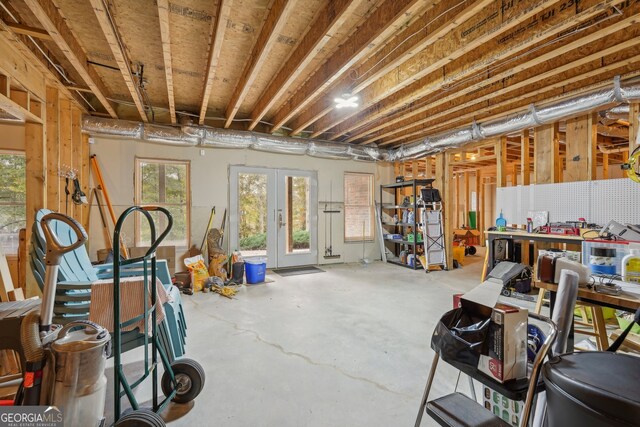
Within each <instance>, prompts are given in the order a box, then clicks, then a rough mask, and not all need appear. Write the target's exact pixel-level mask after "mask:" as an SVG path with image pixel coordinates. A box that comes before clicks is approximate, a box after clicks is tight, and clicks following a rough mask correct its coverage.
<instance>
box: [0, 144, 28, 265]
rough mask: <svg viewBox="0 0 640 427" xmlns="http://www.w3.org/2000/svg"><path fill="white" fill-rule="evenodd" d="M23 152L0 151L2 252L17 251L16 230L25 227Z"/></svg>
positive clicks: (14, 252)
mask: <svg viewBox="0 0 640 427" xmlns="http://www.w3.org/2000/svg"><path fill="white" fill-rule="evenodd" d="M25 171H26V160H25V157H24V153H9V152H0V180H2V189H0V250H1V251H2V252H3V253H4V254H17V253H18V242H19V239H18V232H19V230H20V229H21V228H24V227H25V219H26V204H25V181H26V178H25V176H26V175H25Z"/></svg>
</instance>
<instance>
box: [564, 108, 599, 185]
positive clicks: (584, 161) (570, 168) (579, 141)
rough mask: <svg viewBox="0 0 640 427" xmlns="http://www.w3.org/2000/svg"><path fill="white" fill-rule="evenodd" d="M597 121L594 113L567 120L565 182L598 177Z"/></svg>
mask: <svg viewBox="0 0 640 427" xmlns="http://www.w3.org/2000/svg"><path fill="white" fill-rule="evenodd" d="M597 123H598V122H597V118H596V119H595V120H594V117H593V115H592V114H588V115H586V116H580V117H576V118H573V119H568V120H567V133H566V135H567V141H566V143H567V157H566V162H567V170H566V173H565V175H564V181H565V182H574V181H590V180H593V179H596V164H597V153H596V148H597V138H598V132H597Z"/></svg>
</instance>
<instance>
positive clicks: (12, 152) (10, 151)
mask: <svg viewBox="0 0 640 427" xmlns="http://www.w3.org/2000/svg"><path fill="white" fill-rule="evenodd" d="M0 154H2V155H13V156H22V157H24V159H25V167H24V180H25V200H24V221H25V227H26V223H27V199H26V195H27V189H26V182H27V165H26V160H27V153H26V151H22V150H15V149H6V148H0ZM0 205H3V206H15V204H14V203H3V202H2V201H1V200H0ZM20 228H22V227H20ZM18 234H19V232H18ZM18 240H19V236H18ZM0 252H2V253H3V254H4V255H6V256H17V255H19V254H18V252H19V248H16V251H15V252H4V250H3V249H2V248H0Z"/></svg>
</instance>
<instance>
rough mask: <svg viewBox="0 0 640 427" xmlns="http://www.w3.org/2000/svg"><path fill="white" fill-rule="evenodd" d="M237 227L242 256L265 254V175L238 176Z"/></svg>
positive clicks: (241, 174) (242, 174)
mask: <svg viewBox="0 0 640 427" xmlns="http://www.w3.org/2000/svg"><path fill="white" fill-rule="evenodd" d="M238 187H239V188H238V197H239V200H238V207H239V209H240V211H239V216H240V217H239V218H238V225H239V230H240V233H239V234H240V235H239V236H238V237H239V238H240V250H241V251H242V255H244V256H254V255H266V253H267V175H265V174H257V173H240V174H238Z"/></svg>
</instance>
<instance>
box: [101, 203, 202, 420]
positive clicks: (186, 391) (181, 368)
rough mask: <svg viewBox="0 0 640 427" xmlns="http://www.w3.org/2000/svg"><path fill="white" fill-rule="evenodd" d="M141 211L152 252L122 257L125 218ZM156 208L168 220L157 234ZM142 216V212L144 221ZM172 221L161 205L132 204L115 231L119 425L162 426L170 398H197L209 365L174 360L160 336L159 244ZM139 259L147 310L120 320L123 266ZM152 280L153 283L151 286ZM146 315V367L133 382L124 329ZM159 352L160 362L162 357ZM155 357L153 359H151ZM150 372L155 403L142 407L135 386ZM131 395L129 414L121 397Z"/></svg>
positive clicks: (116, 414)
mask: <svg viewBox="0 0 640 427" xmlns="http://www.w3.org/2000/svg"><path fill="white" fill-rule="evenodd" d="M136 212H137V213H139V215H140V216H141V217H144V219H146V220H147V222H148V223H149V230H150V232H151V233H150V234H151V242H152V244H151V247H150V248H149V250H148V251H147V253H146V254H145V255H144V256H142V257H138V258H131V259H120V245H119V242H120V236H121V234H122V227H123V225H124V223H125V220H126V219H127V217H129V215H131V214H133V213H136ZM152 213H154V214H157V219H158V220H159V221H160V220H162V219H163V217H162V216H164V221H162V222H166V228H165V229H164V231H163V232H162V234H160V236H159V237H158V238H157V239H156V227H155V225H154V219H153V216H152ZM142 220H143V218H140V221H142ZM172 226H173V218H172V217H171V214H170V213H169V211H168V210H166V209H164V208H162V207H159V206H132V207H130V208H128V209H127V210H125V211H124V212H123V213H122V215H120V218H119V219H118V222H117V224H116V227H115V230H114V233H113V242H114V243H113V252H114V280H113V295H114V297H113V325H114V328H113V329H114V330H113V354H114V369H113V372H114V425H115V426H118V427H122V426H125V427H130V426H153V427H162V426H164V425H165V423H164V420H163V419H162V418H161V417H160V415H158V414H159V412H160V411H162V410H163V409H164V408H165V407H166V406H167V405H168V404H169V402H171V401H173V402H176V403H187V402H190V401H192V400H194V399H195V398H196V397H197V396H198V394H200V392H201V391H202V388H203V387H204V380H205V375H204V370H203V369H202V366H201V365H200V364H199V363H198V362H196V361H195V360H191V359H186V358H181V359H177V360H175V361H174V362H173V363H170V362H169V359H168V357H167V354H166V353H165V351H164V350H163V348H162V346H160V343H159V336H158V330H157V323H156V316H157V313H156V310H155V304H156V298H157V295H156V286H155V283H156V250H157V249H158V247H159V246H160V243H162V241H163V240H164V239H165V237H167V235H168V234H169V232H170V231H171V227H172ZM136 262H142V263H143V271H144V312H143V313H142V314H140V315H139V316H136V317H134V318H132V319H129V320H127V321H125V322H121V321H120V280H121V277H120V269H121V267H123V266H125V265H128V264H133V263H136ZM149 284H151V286H149ZM149 289H150V290H151V295H150V296H151V298H150V302H151V306H149ZM142 319H144V356H145V357H144V373H143V374H142V376H140V377H139V378H138V379H136V380H135V381H134V382H132V383H130V382H129V381H128V380H127V378H126V376H125V374H124V370H123V366H122V348H121V343H122V337H121V335H122V329H123V328H125V327H127V326H128V325H131V324H134V323H136V322H139V321H140V320H142ZM149 319H151V330H149ZM149 344H151V354H149ZM158 356H160V362H159V361H158ZM150 359H151V360H150ZM159 363H162V366H163V368H164V373H163V374H162V380H161V382H160V384H161V388H162V392H163V394H164V396H165V398H164V399H163V400H162V401H160V402H159V401H158V400H159V399H158V364H159ZM149 376H151V379H152V393H153V398H152V399H153V408H152V409H148V408H141V407H140V405H139V404H138V401H137V399H136V397H135V396H134V394H133V389H135V388H136V387H137V386H138V385H140V384H141V383H142V382H143V381H144V380H145V379H147V378H148V377H149ZM124 396H127V398H128V400H129V403H130V405H131V409H132V410H129V411H126V412H125V413H124V414H123V413H122V411H121V399H122V397H124Z"/></svg>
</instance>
